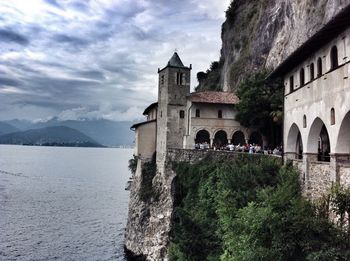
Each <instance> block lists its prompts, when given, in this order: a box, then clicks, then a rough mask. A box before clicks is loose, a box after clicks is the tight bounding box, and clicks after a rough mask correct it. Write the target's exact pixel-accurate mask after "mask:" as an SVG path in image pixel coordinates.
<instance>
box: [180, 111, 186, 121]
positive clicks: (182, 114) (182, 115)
mask: <svg viewBox="0 0 350 261" xmlns="http://www.w3.org/2000/svg"><path fill="white" fill-rule="evenodd" d="M183 118H185V111H183V110H181V111H180V119H183Z"/></svg>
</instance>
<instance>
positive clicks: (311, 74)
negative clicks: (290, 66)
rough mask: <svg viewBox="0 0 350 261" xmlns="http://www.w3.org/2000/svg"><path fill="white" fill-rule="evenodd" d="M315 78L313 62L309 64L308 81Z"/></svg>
mask: <svg viewBox="0 0 350 261" xmlns="http://www.w3.org/2000/svg"><path fill="white" fill-rule="evenodd" d="M313 79H315V68H314V63H311V64H310V81H312V80H313Z"/></svg>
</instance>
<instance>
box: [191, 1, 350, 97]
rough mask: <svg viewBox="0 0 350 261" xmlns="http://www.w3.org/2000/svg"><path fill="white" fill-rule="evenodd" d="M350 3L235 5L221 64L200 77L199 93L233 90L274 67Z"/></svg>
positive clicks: (224, 33) (224, 38)
mask: <svg viewBox="0 0 350 261" xmlns="http://www.w3.org/2000/svg"><path fill="white" fill-rule="evenodd" d="M348 4H349V1H344V0H318V1H315V0H302V1H296V0H278V1H277V0H264V1H246V0H233V1H232V2H231V4H230V6H229V8H228V9H227V11H226V21H225V22H224V23H223V25H222V31H221V39H222V47H221V56H220V60H219V61H218V62H215V63H213V64H212V65H211V67H210V69H208V70H207V72H200V73H199V74H198V75H197V76H198V79H199V86H198V88H197V90H205V89H216V90H218V89H221V90H224V91H234V90H235V89H236V88H237V86H238V85H239V83H240V82H241V81H242V79H244V78H245V77H247V76H248V75H250V74H252V73H254V72H256V71H260V70H262V69H272V68H275V67H276V66H277V65H278V64H279V63H280V62H281V61H283V60H284V59H285V58H286V57H287V56H288V55H290V54H291V53H292V52H293V51H295V50H296V49H297V48H298V47H299V46H300V45H301V44H302V43H303V42H305V41H306V40H307V39H308V38H309V37H310V36H312V35H313V34H314V33H316V32H317V31H318V30H320V28H322V27H323V25H324V24H325V23H327V22H328V21H330V19H331V18H332V17H334V16H335V15H336V14H338V13H339V11H341V9H342V8H344V7H346V6H347V5H348Z"/></svg>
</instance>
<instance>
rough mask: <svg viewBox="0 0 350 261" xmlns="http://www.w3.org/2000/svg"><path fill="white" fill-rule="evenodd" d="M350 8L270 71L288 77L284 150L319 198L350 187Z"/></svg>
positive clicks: (311, 191) (274, 75)
mask: <svg viewBox="0 0 350 261" xmlns="http://www.w3.org/2000/svg"><path fill="white" fill-rule="evenodd" d="M349 62H350V6H348V7H346V8H344V9H343V10H342V11H341V12H340V13H339V14H338V15H337V16H335V17H334V18H333V19H332V20H331V21H330V22H329V23H327V24H326V25H325V26H324V27H323V28H322V29H321V30H320V31H318V32H317V33H316V34H315V35H313V36H312V37H311V38H309V39H308V40H307V41H306V42H305V43H304V44H303V45H301V46H300V47H299V48H298V49H297V50H296V51H295V52H294V53H292V54H291V55H290V56H289V57H288V58H287V59H286V60H285V61H284V62H282V63H281V64H280V65H279V66H278V67H277V68H276V69H275V70H274V71H273V72H272V74H271V75H270V78H276V77H282V78H283V79H284V88H285V97H284V131H283V133H284V141H283V142H284V151H285V158H287V159H291V160H293V161H294V163H295V165H297V166H298V167H299V168H300V170H301V173H302V177H301V178H302V180H303V182H304V185H305V187H304V188H305V192H306V194H308V195H309V196H311V197H312V198H317V197H319V196H320V195H321V194H322V193H324V192H326V191H327V189H329V187H330V186H331V184H332V183H334V182H339V183H340V184H343V185H350V79H349V76H350V64H349Z"/></svg>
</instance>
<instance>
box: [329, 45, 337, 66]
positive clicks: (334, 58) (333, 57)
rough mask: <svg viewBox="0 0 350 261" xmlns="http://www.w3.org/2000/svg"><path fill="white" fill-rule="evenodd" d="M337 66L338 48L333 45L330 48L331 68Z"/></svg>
mask: <svg viewBox="0 0 350 261" xmlns="http://www.w3.org/2000/svg"><path fill="white" fill-rule="evenodd" d="M337 67H338V49H337V47H336V46H335V45H334V46H333V47H332V49H331V70H334V69H336V68H337Z"/></svg>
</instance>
